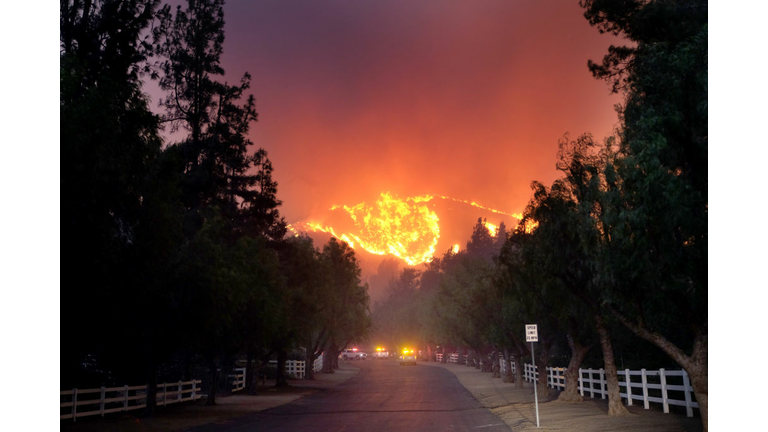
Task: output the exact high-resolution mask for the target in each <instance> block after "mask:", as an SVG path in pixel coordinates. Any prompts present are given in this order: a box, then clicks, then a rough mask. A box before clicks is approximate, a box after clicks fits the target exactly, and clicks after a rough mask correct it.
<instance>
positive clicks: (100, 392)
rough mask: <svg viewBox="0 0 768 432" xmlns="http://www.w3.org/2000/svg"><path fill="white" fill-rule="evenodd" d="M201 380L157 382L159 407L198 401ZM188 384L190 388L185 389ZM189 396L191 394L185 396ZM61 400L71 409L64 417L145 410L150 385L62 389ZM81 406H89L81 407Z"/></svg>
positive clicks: (75, 418) (65, 406)
mask: <svg viewBox="0 0 768 432" xmlns="http://www.w3.org/2000/svg"><path fill="white" fill-rule="evenodd" d="M200 383H201V381H200V380H192V381H184V382H182V381H179V382H175V383H163V384H162V385H161V384H158V385H157V393H156V395H155V397H156V402H157V406H165V405H170V404H175V403H179V402H185V401H191V400H197V399H200V398H201V397H202V394H201V392H200V387H199V385H200ZM185 387H188V388H185ZM185 395H189V396H185ZM60 398H61V399H67V400H65V401H63V402H60V407H61V408H63V409H66V408H70V410H69V411H70V412H69V413H67V414H61V415H60V418H61V420H65V419H70V418H71V419H72V421H77V419H78V417H87V416H92V415H101V416H102V417H103V416H104V415H105V414H109V413H114V412H120V411H131V410H136V409H141V408H144V407H146V406H147V400H146V399H147V386H146V385H142V386H127V385H126V386H123V387H101V388H96V389H78V388H73V389H72V390H63V391H61V392H60ZM80 407H88V408H86V409H81V408H80Z"/></svg>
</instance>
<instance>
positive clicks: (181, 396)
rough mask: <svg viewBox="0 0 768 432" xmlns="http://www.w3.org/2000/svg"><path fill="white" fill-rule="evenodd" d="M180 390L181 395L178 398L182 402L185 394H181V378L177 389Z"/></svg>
mask: <svg viewBox="0 0 768 432" xmlns="http://www.w3.org/2000/svg"><path fill="white" fill-rule="evenodd" d="M177 390H178V391H179V396H178V397H177V398H176V400H178V401H179V402H181V398H182V397H183V396H184V395H183V394H181V380H179V388H178V389H177Z"/></svg>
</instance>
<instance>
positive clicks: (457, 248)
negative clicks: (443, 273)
mask: <svg viewBox="0 0 768 432" xmlns="http://www.w3.org/2000/svg"><path fill="white" fill-rule="evenodd" d="M451 251H452V252H453V253H454V254H457V253H459V245H458V244H455V245H453V249H451Z"/></svg>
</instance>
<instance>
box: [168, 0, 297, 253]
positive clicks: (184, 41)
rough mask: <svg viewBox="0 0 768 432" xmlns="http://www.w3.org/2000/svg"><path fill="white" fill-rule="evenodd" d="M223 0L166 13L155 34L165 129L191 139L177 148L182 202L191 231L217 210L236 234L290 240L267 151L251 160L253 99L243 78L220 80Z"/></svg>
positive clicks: (199, 1)
mask: <svg viewBox="0 0 768 432" xmlns="http://www.w3.org/2000/svg"><path fill="white" fill-rule="evenodd" d="M223 4H224V2H223V0H189V1H188V2H187V6H186V8H185V9H182V7H181V6H178V7H177V9H176V12H175V14H173V13H172V12H171V10H170V7H169V6H166V7H165V8H164V9H163V10H162V11H161V13H160V14H159V15H160V19H161V23H162V25H161V26H160V27H159V28H158V29H157V31H156V37H157V38H158V40H160V41H161V42H160V43H159V45H158V46H159V53H160V54H161V55H162V56H163V58H164V60H163V62H162V64H161V68H162V71H163V76H162V77H161V78H160V87H161V88H162V89H163V90H165V91H167V92H168V95H167V97H165V98H164V99H162V100H161V105H163V106H164V107H165V108H166V115H165V117H164V118H163V121H164V122H167V123H170V125H171V131H178V130H179V129H180V128H184V129H185V130H187V131H188V132H189V136H187V137H186V138H185V139H184V140H183V141H181V142H180V143H178V144H177V145H178V146H179V147H180V149H181V150H180V153H181V156H182V158H183V164H184V168H183V169H184V173H185V175H184V180H183V183H182V190H183V202H184V204H185V206H186V207H187V209H188V210H189V211H190V213H189V218H188V220H187V230H188V232H194V230H195V229H197V228H199V226H200V225H201V224H202V220H203V218H204V217H205V216H204V209H205V208H209V207H213V206H216V207H218V208H219V209H220V211H221V214H222V216H223V217H224V218H225V219H227V220H228V221H229V222H230V223H231V226H232V229H233V232H234V233H236V234H237V235H244V234H249V235H262V236H266V237H267V238H269V239H271V240H279V239H282V238H283V236H284V235H285V232H286V228H285V221H284V220H283V219H282V218H280V215H279V212H278V210H277V207H278V206H280V204H281V202H280V201H279V200H278V199H277V197H276V193H277V183H276V182H274V181H273V180H272V169H273V168H272V164H271V162H270V161H269V159H268V157H267V152H266V151H265V150H264V149H258V150H256V151H255V152H254V153H253V154H252V155H249V154H248V151H249V149H250V147H251V146H252V145H253V143H252V142H251V141H250V140H249V139H248V136H247V134H248V131H249V128H250V124H251V122H254V121H256V120H257V113H256V109H255V104H256V102H255V99H254V97H253V95H249V96H248V97H247V98H246V99H245V102H244V103H242V104H241V103H240V102H239V101H240V100H241V99H242V98H243V96H244V95H245V92H246V91H247V90H248V89H249V88H250V81H251V77H250V75H249V74H248V73H247V72H246V73H245V74H244V75H243V77H242V79H241V80H240V83H239V84H237V85H229V84H228V83H227V82H220V81H217V80H216V77H217V76H223V75H224V70H223V69H222V67H221V64H220V57H221V54H222V51H223V43H224V11H223Z"/></svg>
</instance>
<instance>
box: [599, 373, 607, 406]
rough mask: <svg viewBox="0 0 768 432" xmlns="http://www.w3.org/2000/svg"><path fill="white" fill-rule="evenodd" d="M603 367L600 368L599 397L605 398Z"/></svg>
mask: <svg viewBox="0 0 768 432" xmlns="http://www.w3.org/2000/svg"><path fill="white" fill-rule="evenodd" d="M606 393H607V392H606V391H605V369H603V368H600V396H601V397H600V398H601V399H605V394H606Z"/></svg>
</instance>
